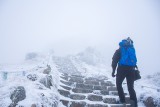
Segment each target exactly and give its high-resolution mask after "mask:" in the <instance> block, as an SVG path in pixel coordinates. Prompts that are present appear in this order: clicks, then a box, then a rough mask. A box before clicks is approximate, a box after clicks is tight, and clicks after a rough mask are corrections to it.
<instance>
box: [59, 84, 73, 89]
mask: <svg viewBox="0 0 160 107" xmlns="http://www.w3.org/2000/svg"><path fill="white" fill-rule="evenodd" d="M60 86H61V87H62V88H64V89H66V90H71V89H72V88H71V87H68V86H63V85H60Z"/></svg>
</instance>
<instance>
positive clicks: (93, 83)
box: [84, 80, 99, 85]
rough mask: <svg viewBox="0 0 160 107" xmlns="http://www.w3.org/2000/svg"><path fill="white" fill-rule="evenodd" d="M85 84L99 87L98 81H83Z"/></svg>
mask: <svg viewBox="0 0 160 107" xmlns="http://www.w3.org/2000/svg"><path fill="white" fill-rule="evenodd" d="M84 83H85V84H90V85H99V82H98V81H94V80H85V82H84Z"/></svg>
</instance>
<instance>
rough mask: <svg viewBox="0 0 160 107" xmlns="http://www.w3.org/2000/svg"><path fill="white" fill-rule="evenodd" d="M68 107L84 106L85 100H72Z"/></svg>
mask: <svg viewBox="0 0 160 107" xmlns="http://www.w3.org/2000/svg"><path fill="white" fill-rule="evenodd" d="M69 107H86V102H84V101H81V102H75V101H72V102H71V104H70V105H69Z"/></svg>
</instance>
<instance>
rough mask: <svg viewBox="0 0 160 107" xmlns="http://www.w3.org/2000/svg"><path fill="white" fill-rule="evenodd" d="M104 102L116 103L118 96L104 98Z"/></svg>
mask: <svg viewBox="0 0 160 107" xmlns="http://www.w3.org/2000/svg"><path fill="white" fill-rule="evenodd" d="M103 102H104V103H107V104H116V103H117V100H116V98H104V99H103Z"/></svg>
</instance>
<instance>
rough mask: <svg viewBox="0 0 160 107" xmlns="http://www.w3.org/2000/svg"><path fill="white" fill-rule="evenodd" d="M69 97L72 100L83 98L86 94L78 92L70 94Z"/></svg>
mask: <svg viewBox="0 0 160 107" xmlns="http://www.w3.org/2000/svg"><path fill="white" fill-rule="evenodd" d="M70 98H71V99H73V100H84V99H85V98H86V96H85V95H80V94H71V95H70Z"/></svg>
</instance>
